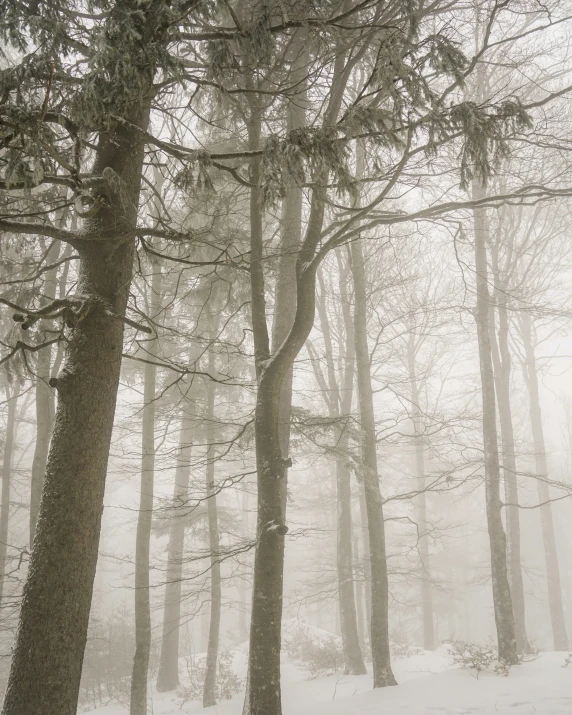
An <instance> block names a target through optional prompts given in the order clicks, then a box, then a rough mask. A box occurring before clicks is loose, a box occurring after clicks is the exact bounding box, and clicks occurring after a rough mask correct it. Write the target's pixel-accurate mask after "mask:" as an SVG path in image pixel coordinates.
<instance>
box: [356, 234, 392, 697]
mask: <svg viewBox="0 0 572 715" xmlns="http://www.w3.org/2000/svg"><path fill="white" fill-rule="evenodd" d="M351 262H352V274H353V279H354V295H355V307H354V326H355V349H356V361H357V385H358V395H359V408H360V422H361V431H362V473H363V482H364V496H365V507H366V513H367V527H368V535H369V555H370V564H371V654H372V661H373V687H374V688H381V687H385V686H387V685H396V680H395V677H394V675H393V672H392V670H391V656H390V652H389V590H388V576H387V554H386V550H385V525H384V521H383V499H382V496H381V491H380V487H379V474H378V471H377V442H376V435H375V417H374V411H373V391H372V387H371V373H370V358H369V347H368V344H367V314H366V283H365V266H364V259H363V253H362V247H361V243H360V242H359V241H354V242H353V243H352V244H351Z"/></svg>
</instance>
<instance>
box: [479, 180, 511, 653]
mask: <svg viewBox="0 0 572 715" xmlns="http://www.w3.org/2000/svg"><path fill="white" fill-rule="evenodd" d="M483 197H484V190H483V188H482V187H481V186H480V185H478V184H477V183H474V184H473V200H478V199H480V198H483ZM473 220H474V233H475V268H476V281H477V306H476V311H475V319H476V324H477V337H478V344H479V363H480V373H481V390H482V402H483V446H484V466H485V495H486V512H487V523H488V533H489V543H490V549H491V571H492V585H493V603H494V611H495V623H496V629H497V640H498V653H499V660H501V661H502V662H504V663H507V664H508V665H513V664H514V663H517V662H518V656H517V652H516V638H515V631H514V617H513V613H512V600H511V594H510V587H509V582H508V572H507V559H506V537H505V533H504V528H503V523H502V516H501V512H502V502H501V498H500V465H499V452H498V438H497V422H496V406H495V384H494V372H493V362H492V355H491V341H490V326H489V312H490V310H489V309H490V295H489V289H488V268H487V255H486V244H487V240H488V224H487V217H486V209H482V208H477V209H474V210H473Z"/></svg>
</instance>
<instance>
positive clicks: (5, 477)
mask: <svg viewBox="0 0 572 715" xmlns="http://www.w3.org/2000/svg"><path fill="white" fill-rule="evenodd" d="M18 393H19V385H16V386H15V388H14V389H10V387H6V390H5V394H6V402H7V404H8V414H7V415H6V433H5V435H4V454H3V456H2V505H1V506H0V607H1V606H2V600H3V598H4V586H5V583H4V580H5V572H6V553H7V550H8V527H9V525H10V492H11V488H12V453H13V451H14V440H15V434H16V408H17V406H18V397H19V394H18ZM0 612H1V611H0Z"/></svg>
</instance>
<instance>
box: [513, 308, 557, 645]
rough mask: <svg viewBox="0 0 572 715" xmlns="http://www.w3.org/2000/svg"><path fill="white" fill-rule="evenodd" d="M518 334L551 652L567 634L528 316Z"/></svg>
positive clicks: (526, 314)
mask: <svg viewBox="0 0 572 715" xmlns="http://www.w3.org/2000/svg"><path fill="white" fill-rule="evenodd" d="M521 334H522V341H523V343H524V350H525V359H526V363H525V366H524V367H525V375H526V384H527V387H528V392H529V396H530V423H531V427H532V439H533V442H534V454H535V458H536V475H537V484H538V500H539V502H540V504H541V505H542V506H541V507H540V521H541V524H542V539H543V542H544V555H545V559H546V578H547V582H548V584H547V585H548V606H549V609H550V622H551V624H552V637H553V639H554V650H568V634H567V632H566V619H565V618H564V608H563V606H562V586H561V583H560V566H559V564H558V551H557V549H556V535H555V533H554V521H553V518H552V505H551V503H550V487H549V486H548V484H547V482H546V479H547V478H548V463H547V460H546V447H545V445H544V429H543V426H542V412H541V410H540V394H539V389H538V372H537V368H536V355H535V350H534V343H533V339H532V319H531V317H530V314H528V313H523V314H522V317H521Z"/></svg>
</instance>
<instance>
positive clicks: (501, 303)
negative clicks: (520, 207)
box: [490, 244, 530, 653]
mask: <svg viewBox="0 0 572 715" xmlns="http://www.w3.org/2000/svg"><path fill="white" fill-rule="evenodd" d="M491 254H492V268H493V280H494V295H495V303H496V306H497V314H498V320H499V325H498V332H497V331H496V329H495V328H496V326H495V315H494V309H492V310H491V321H490V323H491V324H490V328H491V350H492V358H493V368H494V377H495V389H496V395H497V402H498V412H499V424H500V429H501V449H502V466H503V470H502V471H503V478H504V492H505V499H506V506H505V514H506V531H507V555H508V572H509V579H510V593H511V597H512V608H513V613H514V630H515V638H516V648H517V651H518V653H530V643H529V642H528V636H527V634H526V618H525V606H524V586H523V582H522V565H521V555H520V553H521V552H520V510H519V506H518V483H517V474H516V454H515V446H514V430H513V424H512V408H511V401H510V378H511V357H510V349H509V342H508V339H509V325H508V315H507V307H506V296H507V286H506V283H505V282H504V281H503V279H502V277H501V275H500V269H499V265H498V245H496V244H495V245H493V247H492V250H491Z"/></svg>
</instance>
